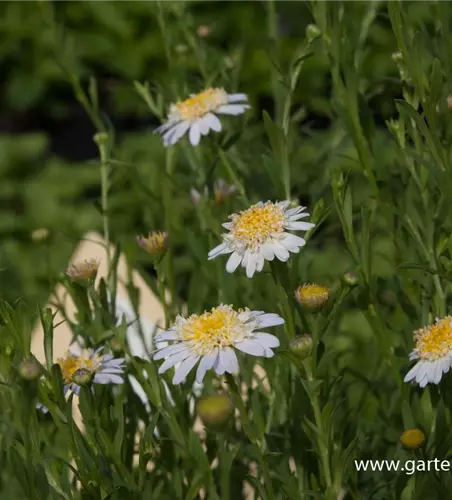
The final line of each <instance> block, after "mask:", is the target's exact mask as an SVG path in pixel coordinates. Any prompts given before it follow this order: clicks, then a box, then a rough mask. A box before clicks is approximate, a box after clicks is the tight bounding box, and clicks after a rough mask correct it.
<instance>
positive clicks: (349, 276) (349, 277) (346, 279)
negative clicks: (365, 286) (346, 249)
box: [342, 273, 359, 287]
mask: <svg viewBox="0 0 452 500" xmlns="http://www.w3.org/2000/svg"><path fill="white" fill-rule="evenodd" d="M342 282H343V283H344V284H345V285H347V286H350V287H353V286H356V285H358V284H359V278H358V276H357V275H356V274H355V273H345V274H344V276H342Z"/></svg>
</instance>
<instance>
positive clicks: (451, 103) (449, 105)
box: [447, 95, 452, 111]
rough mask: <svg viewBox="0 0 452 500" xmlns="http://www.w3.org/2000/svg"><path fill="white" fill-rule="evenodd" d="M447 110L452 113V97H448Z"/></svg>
mask: <svg viewBox="0 0 452 500" xmlns="http://www.w3.org/2000/svg"><path fill="white" fill-rule="evenodd" d="M447 108H448V109H449V111H452V95H449V96H447Z"/></svg>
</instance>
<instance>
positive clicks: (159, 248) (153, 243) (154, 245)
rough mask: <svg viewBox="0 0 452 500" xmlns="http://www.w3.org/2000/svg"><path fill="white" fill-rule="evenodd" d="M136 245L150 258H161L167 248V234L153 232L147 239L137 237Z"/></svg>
mask: <svg viewBox="0 0 452 500" xmlns="http://www.w3.org/2000/svg"><path fill="white" fill-rule="evenodd" d="M137 243H138V245H140V247H141V248H142V249H143V250H145V251H146V252H147V253H148V254H149V255H151V256H152V257H162V256H163V255H165V253H166V250H167V248H168V233H165V232H161V231H154V232H152V233H149V235H148V237H147V238H145V237H144V236H137Z"/></svg>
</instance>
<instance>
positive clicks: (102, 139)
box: [93, 132, 108, 146]
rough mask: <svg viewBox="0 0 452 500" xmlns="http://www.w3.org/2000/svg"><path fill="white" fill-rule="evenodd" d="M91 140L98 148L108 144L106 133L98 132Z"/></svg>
mask: <svg viewBox="0 0 452 500" xmlns="http://www.w3.org/2000/svg"><path fill="white" fill-rule="evenodd" d="M93 140H94V142H95V143H96V144H97V145H98V146H105V144H107V142H108V134H107V133H106V132H99V133H97V134H96V135H95V136H94V137H93Z"/></svg>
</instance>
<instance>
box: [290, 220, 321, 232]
mask: <svg viewBox="0 0 452 500" xmlns="http://www.w3.org/2000/svg"><path fill="white" fill-rule="evenodd" d="M313 227H315V224H313V223H312V222H300V221H298V222H290V221H289V222H288V223H287V224H286V229H290V230H291V231H309V230H310V229H312V228H313Z"/></svg>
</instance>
